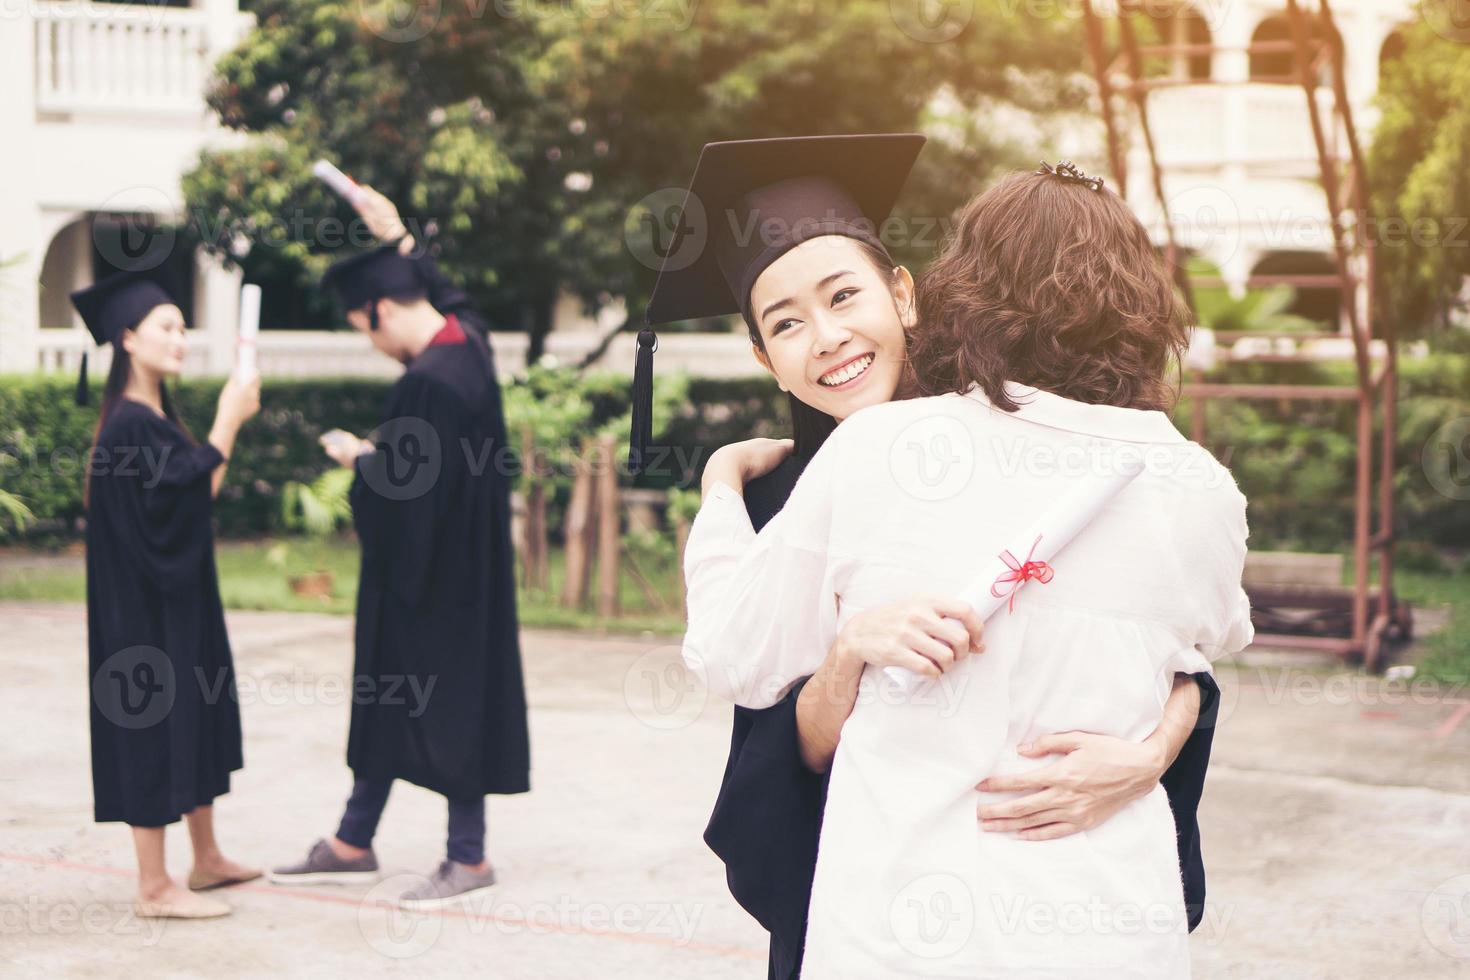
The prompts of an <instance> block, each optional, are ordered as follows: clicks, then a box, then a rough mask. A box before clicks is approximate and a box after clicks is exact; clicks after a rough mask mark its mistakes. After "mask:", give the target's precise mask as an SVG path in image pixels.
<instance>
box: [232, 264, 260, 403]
mask: <svg viewBox="0 0 1470 980" xmlns="http://www.w3.org/2000/svg"><path fill="white" fill-rule="evenodd" d="M259 334H260V287H259V286H257V285H255V284H254V283H246V284H245V285H243V286H241V287H240V329H239V332H238V333H237V334H236V336H235V377H237V378H239V379H240V380H241V381H249V380H250V379H251V378H253V377H255V375H256V374H257V373H258V369H257V366H256V357H255V354H256V338H257V337H258V336H259Z"/></svg>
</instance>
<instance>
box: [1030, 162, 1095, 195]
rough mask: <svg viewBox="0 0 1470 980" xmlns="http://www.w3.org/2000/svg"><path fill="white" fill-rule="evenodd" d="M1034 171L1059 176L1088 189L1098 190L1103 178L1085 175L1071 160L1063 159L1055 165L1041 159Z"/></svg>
mask: <svg viewBox="0 0 1470 980" xmlns="http://www.w3.org/2000/svg"><path fill="white" fill-rule="evenodd" d="M1036 172H1037V173H1039V174H1046V175H1048V176H1051V177H1060V178H1061V179H1062V180H1070V181H1072V182H1074V183H1077V184H1083V185H1085V186H1086V187H1087V189H1088V190H1093V191H1100V190H1102V188H1103V179H1102V178H1101V177H1089V176H1087V175H1086V174H1085V173H1083V172H1082V171H1080V170H1078V169H1077V168H1076V167H1075V166H1073V165H1072V161H1071V160H1063V161H1061V162H1060V163H1058V164H1057V165H1056V166H1055V167H1053V166H1052V165H1051V164H1049V163H1047V162H1046V161H1045V160H1043V161H1041V169H1040V170H1038V171H1036Z"/></svg>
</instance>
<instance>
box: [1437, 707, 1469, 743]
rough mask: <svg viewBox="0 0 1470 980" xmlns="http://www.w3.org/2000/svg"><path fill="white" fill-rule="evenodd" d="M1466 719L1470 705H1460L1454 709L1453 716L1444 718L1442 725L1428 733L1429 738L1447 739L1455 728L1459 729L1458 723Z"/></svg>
mask: <svg viewBox="0 0 1470 980" xmlns="http://www.w3.org/2000/svg"><path fill="white" fill-rule="evenodd" d="M1466 718H1470V703H1466V704H1462V705H1460V706H1459V707H1458V708H1456V709H1455V713H1454V714H1452V715H1450V716H1449V717H1448V718H1446V719H1445V720H1444V723H1443V724H1441V725H1440V726H1439V727H1438V728H1436V729H1435V730H1434V731H1432V732H1430V733H1429V737H1430V738H1449V737H1450V734H1451V733H1452V732H1454V730H1455V729H1456V728H1459V727H1460V722H1462V721H1464V720H1465V719H1466Z"/></svg>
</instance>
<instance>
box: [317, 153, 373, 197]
mask: <svg viewBox="0 0 1470 980" xmlns="http://www.w3.org/2000/svg"><path fill="white" fill-rule="evenodd" d="M311 172H312V173H314V174H316V176H317V177H318V179H320V180H321V181H322V183H324V184H326V185H327V186H328V187H330V188H331V189H332V190H334V191H336V192H337V193H338V194H340V195H342V197H344V198H346V199H347V203H349V204H353V205H355V204H357V198H358V196H359V195H360V194H361V193H362V189H361V188H360V187H358V186H357V181H355V180H353V179H352V178H351V177H349V176H347V175H346V174H344V173H343V172H342V171H340V170H338V169H337V168H336V167H335V166H333V165H332V164H331V163H330V162H328V161H326V160H318V161H317V162H316V163H314V164H312V165H311Z"/></svg>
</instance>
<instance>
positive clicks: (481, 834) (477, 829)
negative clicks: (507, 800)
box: [337, 779, 485, 864]
mask: <svg viewBox="0 0 1470 980" xmlns="http://www.w3.org/2000/svg"><path fill="white" fill-rule="evenodd" d="M392 788H393V780H391V779H382V780H378V779H357V780H354V781H353V783H352V795H351V796H350V797H348V798H347V808H346V809H345V810H344V811H343V812H342V822H341V823H340V824H339V825H338V826H337V839H338V840H341V841H345V842H346V843H348V844H351V845H352V846H353V847H372V846H373V835H374V834H376V833H377V832H378V819H379V818H380V817H382V815H383V807H384V806H386V805H387V803H388V791H389V790H391V789H392ZM448 850H449V860H451V861H456V862H458V863H460V864H479V863H480V862H481V861H483V860H485V798H484V797H483V796H477V797H475V798H474V799H471V800H450V801H449V848H448Z"/></svg>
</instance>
